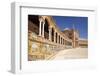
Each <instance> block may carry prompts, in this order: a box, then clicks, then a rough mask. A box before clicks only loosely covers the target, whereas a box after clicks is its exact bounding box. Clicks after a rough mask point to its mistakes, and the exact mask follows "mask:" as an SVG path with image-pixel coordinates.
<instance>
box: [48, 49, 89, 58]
mask: <svg viewBox="0 0 100 76" xmlns="http://www.w3.org/2000/svg"><path fill="white" fill-rule="evenodd" d="M80 58H88V48H73V49H66V50H61V51H59V52H58V53H57V54H56V55H55V56H53V57H52V58H51V59H50V60H62V59H80Z"/></svg>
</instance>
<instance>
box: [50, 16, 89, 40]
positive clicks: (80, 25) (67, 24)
mask: <svg viewBox="0 0 100 76" xmlns="http://www.w3.org/2000/svg"><path fill="white" fill-rule="evenodd" d="M52 17H53V19H54V21H55V23H56V24H57V26H58V27H59V29H60V30H64V29H65V28H69V29H71V28H73V24H74V27H75V29H77V30H78V31H79V35H80V38H85V39H87V38H88V17H74V16H52Z"/></svg>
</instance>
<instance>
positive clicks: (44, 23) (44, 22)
mask: <svg viewBox="0 0 100 76" xmlns="http://www.w3.org/2000/svg"><path fill="white" fill-rule="evenodd" d="M44 24H45V22H43V26H42V37H44Z"/></svg>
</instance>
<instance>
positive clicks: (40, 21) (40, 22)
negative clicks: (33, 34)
mask: <svg viewBox="0 0 100 76" xmlns="http://www.w3.org/2000/svg"><path fill="white" fill-rule="evenodd" d="M41 24H42V20H41V19H39V36H41Z"/></svg>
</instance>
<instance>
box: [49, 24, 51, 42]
mask: <svg viewBox="0 0 100 76" xmlns="http://www.w3.org/2000/svg"><path fill="white" fill-rule="evenodd" d="M49 40H50V41H51V27H50V26H49Z"/></svg>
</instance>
